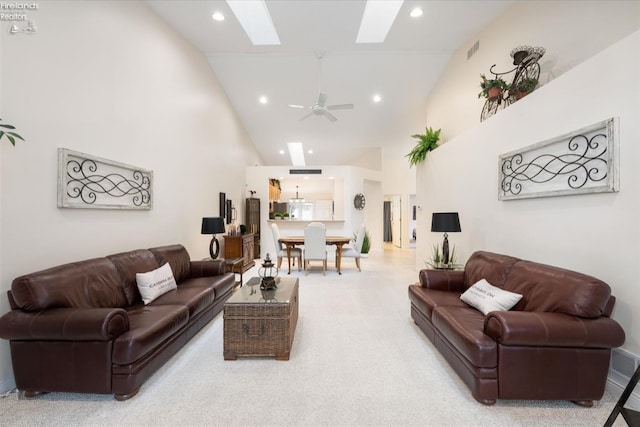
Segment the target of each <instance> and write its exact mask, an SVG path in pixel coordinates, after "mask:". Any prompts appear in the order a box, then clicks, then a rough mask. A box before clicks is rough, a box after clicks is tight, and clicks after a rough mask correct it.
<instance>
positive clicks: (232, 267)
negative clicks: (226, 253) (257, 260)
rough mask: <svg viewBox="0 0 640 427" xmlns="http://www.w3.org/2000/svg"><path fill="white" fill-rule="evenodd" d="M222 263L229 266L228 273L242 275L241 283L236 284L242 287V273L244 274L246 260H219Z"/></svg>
mask: <svg viewBox="0 0 640 427" xmlns="http://www.w3.org/2000/svg"><path fill="white" fill-rule="evenodd" d="M218 259H219V260H220V261H224V263H225V264H226V266H227V273H235V274H239V275H240V282H236V284H239V285H240V286H242V273H244V268H243V264H244V258H218Z"/></svg>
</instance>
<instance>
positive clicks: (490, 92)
mask: <svg viewBox="0 0 640 427" xmlns="http://www.w3.org/2000/svg"><path fill="white" fill-rule="evenodd" d="M480 79H481V80H480V88H481V89H482V90H481V91H480V93H479V94H478V98H482V97H485V98H487V99H495V98H497V97H498V96H500V94H501V93H502V91H503V90H508V89H509V84H508V83H507V82H505V81H504V80H503V79H502V78H500V77H496V78H495V79H491V80H490V79H487V77H486V76H485V75H484V74H480Z"/></svg>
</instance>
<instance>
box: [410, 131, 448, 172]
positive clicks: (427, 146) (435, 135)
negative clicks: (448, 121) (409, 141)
mask: <svg viewBox="0 0 640 427" xmlns="http://www.w3.org/2000/svg"><path fill="white" fill-rule="evenodd" d="M441 130H442V129H438V130H435V131H434V130H433V129H431V128H430V127H428V128H425V131H426V132H425V133H424V134H415V135H411V138H415V139H417V140H418V143H417V144H416V146H415V147H413V150H411V152H410V153H409V154H407V155H406V156H405V157H408V158H409V166H413V165H417V164H418V163H421V162H423V161H424V159H425V158H426V157H427V153H428V152H429V151H432V150H435V149H436V148H438V141H439V140H440V131H441Z"/></svg>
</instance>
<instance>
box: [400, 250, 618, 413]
mask: <svg viewBox="0 0 640 427" xmlns="http://www.w3.org/2000/svg"><path fill="white" fill-rule="evenodd" d="M481 279H486V280H487V281H488V282H489V283H491V284H492V285H494V286H497V287H499V288H502V289H504V290H507V291H510V292H515V293H518V294H520V295H523V297H522V299H521V300H520V301H519V302H518V303H517V304H516V305H515V306H514V307H513V308H512V309H511V310H510V311H492V312H490V313H488V314H487V315H486V316H485V315H484V314H482V312H480V311H478V310H476V309H474V308H472V307H471V306H469V305H467V304H466V303H464V302H462V301H461V300H460V295H461V294H462V293H463V292H464V291H465V290H466V289H468V288H469V287H470V286H472V285H473V284H474V283H476V282H477V281H479V280H481ZM419 280H420V281H419V283H416V284H414V285H410V286H409V299H410V300H411V316H412V318H413V320H414V321H415V323H416V324H417V325H418V326H419V327H420V329H421V330H422V331H423V332H424V333H425V335H426V336H427V337H428V338H429V339H430V340H431V341H432V342H433V344H434V345H435V347H436V348H437V349H438V350H439V351H440V353H441V354H442V355H443V356H444V357H445V359H446V360H447V361H448V362H449V364H450V365H451V367H452V368H453V369H454V370H455V371H456V372H457V374H458V375H459V376H460V378H461V379H462V380H463V381H464V382H465V384H466V385H467V386H468V387H469V388H470V389H471V393H472V395H473V397H474V398H475V399H476V400H477V401H479V402H481V403H484V404H486V405H492V404H494V403H495V402H496V399H527V400H571V401H573V402H575V403H577V404H579V405H583V406H591V405H592V404H593V401H594V400H600V399H601V398H602V395H603V394H604V389H605V385H606V380H607V372H608V370H609V359H610V353H611V349H612V348H615V347H619V346H621V345H622V344H623V343H624V339H625V335H624V331H623V330H622V328H621V327H620V325H619V324H618V323H617V322H615V321H614V320H612V319H610V318H609V316H610V315H611V312H612V310H613V306H614V304H615V298H614V297H613V296H612V295H611V289H610V288H609V285H607V284H606V283H604V282H602V281H600V280H598V279H596V278H594V277H591V276H587V275H584V274H580V273H576V272H573V271H569V270H564V269H561V268H557V267H551V266H548V265H542V264H538V263H534V262H530V261H523V260H520V259H518V258H514V257H510V256H506V255H499V254H495V253H490V252H475V253H474V254H473V255H472V256H471V257H470V258H469V261H468V262H467V263H466V265H465V268H464V271H452V270H448V271H445V270H422V271H420V273H419Z"/></svg>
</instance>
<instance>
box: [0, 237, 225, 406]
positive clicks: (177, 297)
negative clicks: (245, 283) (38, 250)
mask: <svg viewBox="0 0 640 427" xmlns="http://www.w3.org/2000/svg"><path fill="white" fill-rule="evenodd" d="M165 262H168V263H169V265H170V266H171V269H172V271H173V275H174V277H175V279H176V283H177V285H178V287H177V289H176V290H172V291H169V292H168V293H166V294H164V295H162V296H160V297H159V298H158V299H156V300H154V301H153V302H151V303H150V304H148V305H144V304H143V302H142V299H141V297H140V293H139V292H138V288H137V285H136V273H143V272H148V271H151V270H154V269H156V268H158V267H159V266H161V265H163V264H164V263H165ZM234 284H235V278H234V274H233V273H226V268H225V264H224V262H222V261H219V260H217V261H191V260H190V257H189V254H188V252H187V251H186V249H185V248H184V247H183V246H181V245H172V246H164V247H159V248H153V249H148V250H143V249H141V250H134V251H131V252H124V253H120V254H115V255H110V256H107V257H105V258H96V259H90V260H86V261H80V262H75V263H71V264H65V265H61V266H58V267H54V268H50V269H48V270H44V271H40V272H37V273H32V274H27V275H25V276H21V277H18V278H17V279H15V280H14V281H13V283H12V284H11V291H9V292H8V295H9V302H10V305H11V308H12V310H11V311H10V312H9V313H7V314H5V315H4V316H2V317H1V318H0V338H4V339H8V340H10V341H11V342H10V348H11V359H12V363H13V372H14V376H15V381H16V386H17V388H18V389H19V390H20V391H24V392H25V395H26V396H34V395H36V394H39V393H42V392H78V393H103V394H110V393H112V394H114V396H115V398H116V399H118V400H126V399H129V398H130V397H132V396H134V395H135V394H136V393H137V392H138V390H139V389H140V386H141V385H142V384H143V383H144V381H146V380H147V379H148V378H149V377H150V376H151V375H152V374H153V373H154V372H155V371H156V370H157V369H158V368H159V367H161V366H162V365H163V364H164V363H165V362H166V361H167V360H169V359H170V358H171V356H172V355H173V354H174V353H176V352H177V351H178V350H179V349H180V348H181V347H182V346H183V345H184V344H185V343H186V342H187V341H189V339H191V338H192V337H193V336H194V335H195V334H196V333H197V332H198V331H199V330H200V329H201V328H202V327H203V326H205V325H206V324H207V323H208V322H209V321H210V320H212V319H213V318H214V316H215V315H216V314H218V313H219V312H220V311H221V310H222V308H223V305H224V302H225V300H226V299H227V298H229V297H230V296H231V294H232V293H233V287H234Z"/></svg>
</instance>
